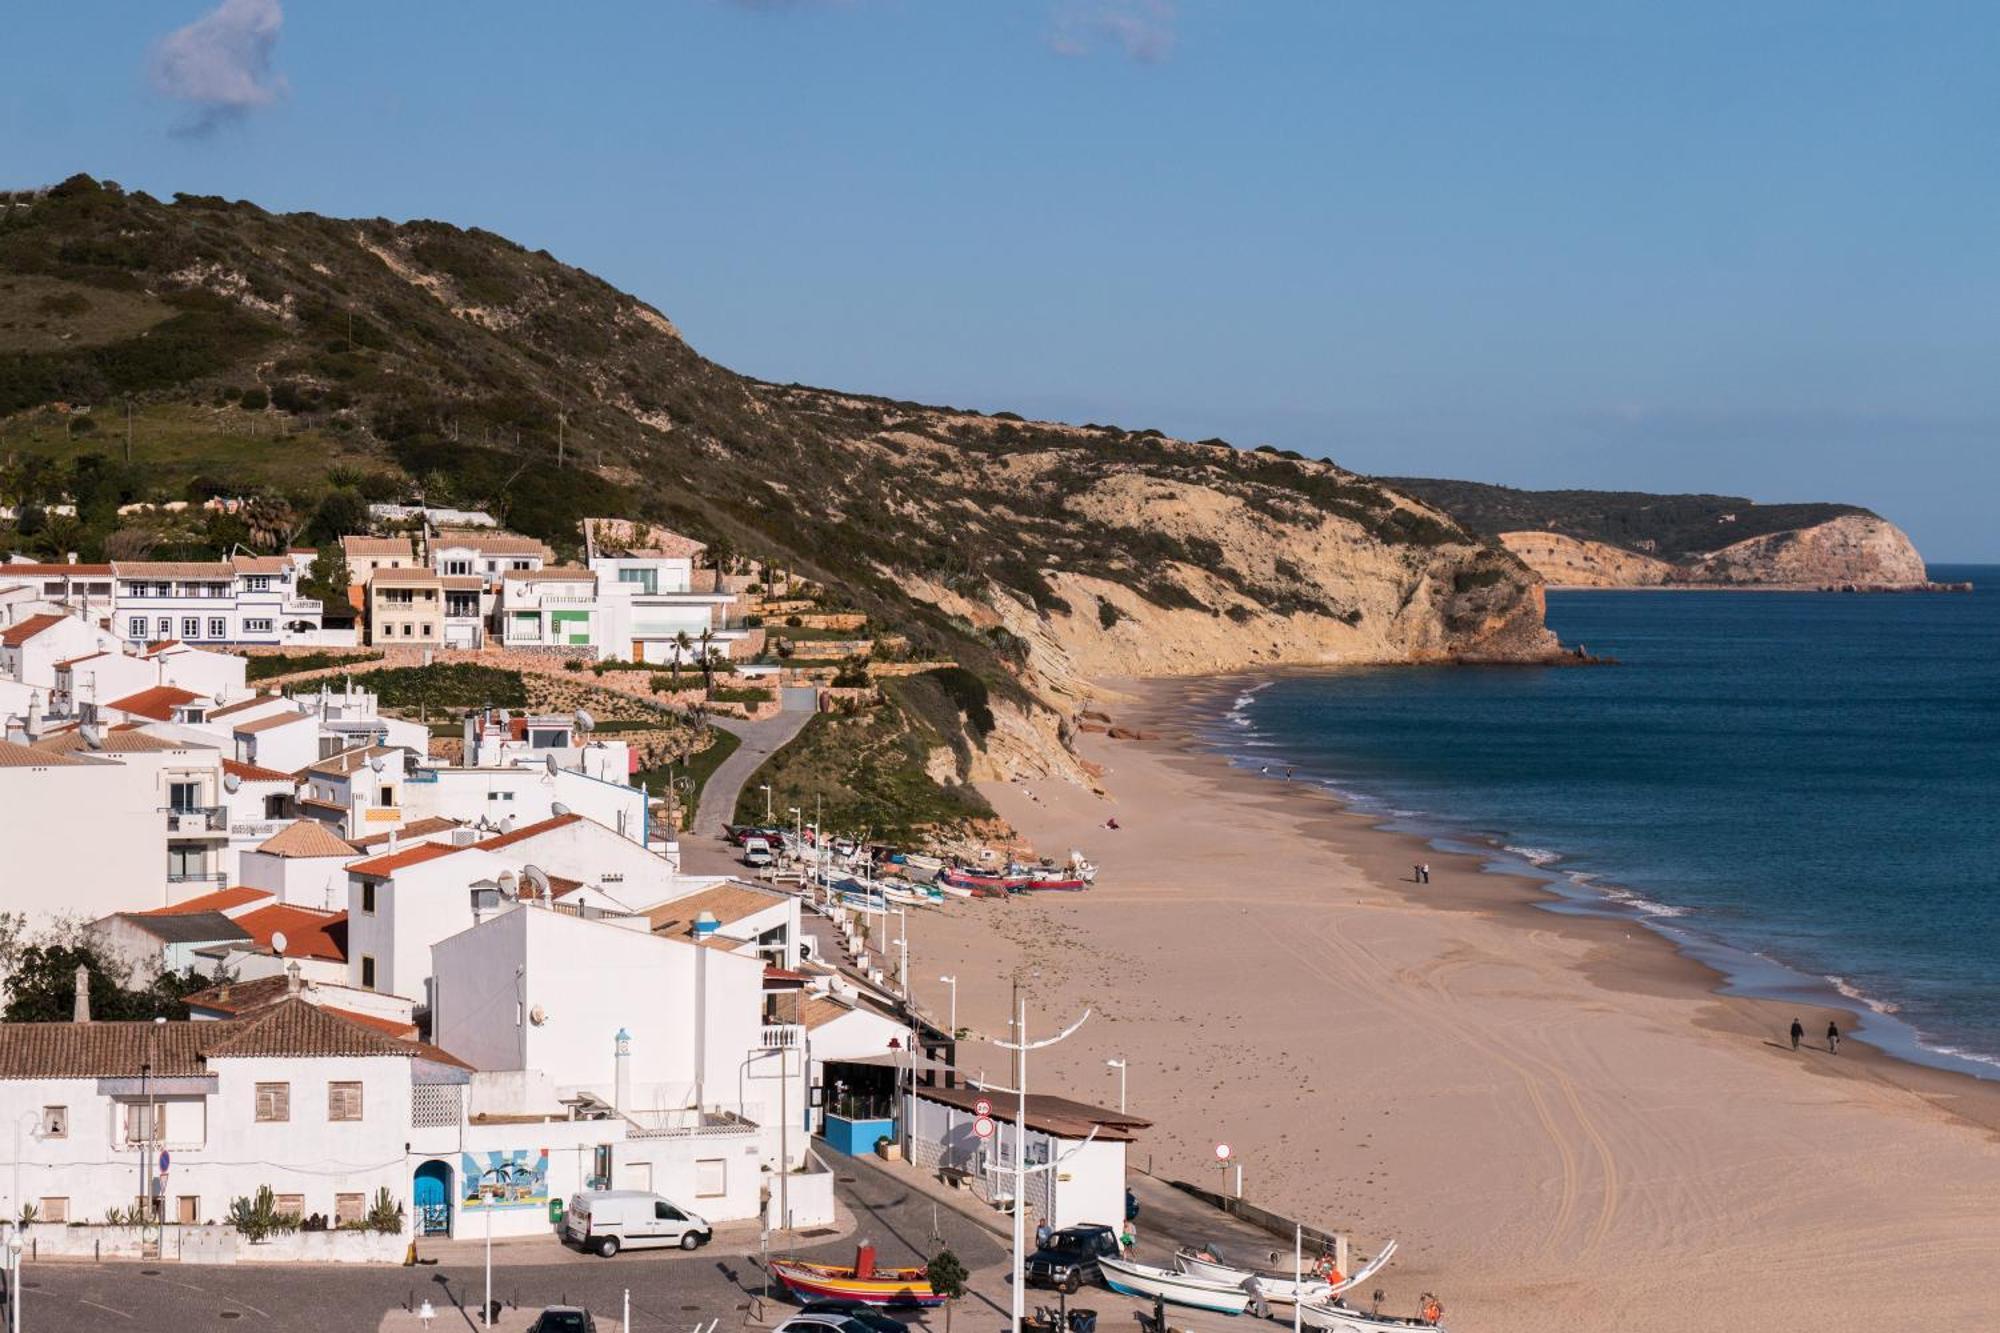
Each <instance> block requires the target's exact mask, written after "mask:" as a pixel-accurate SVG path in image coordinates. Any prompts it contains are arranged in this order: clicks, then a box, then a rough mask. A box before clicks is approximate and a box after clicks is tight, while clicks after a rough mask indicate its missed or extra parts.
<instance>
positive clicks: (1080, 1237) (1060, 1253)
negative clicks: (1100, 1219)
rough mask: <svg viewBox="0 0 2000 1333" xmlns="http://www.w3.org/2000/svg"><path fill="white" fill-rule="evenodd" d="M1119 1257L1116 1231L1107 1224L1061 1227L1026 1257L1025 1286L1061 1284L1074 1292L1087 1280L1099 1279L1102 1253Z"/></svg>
mask: <svg viewBox="0 0 2000 1333" xmlns="http://www.w3.org/2000/svg"><path fill="white" fill-rule="evenodd" d="M1107 1254H1108V1255H1110V1256H1111V1257H1112V1258H1114V1259H1115V1258H1117V1257H1118V1233H1117V1232H1115V1231H1113V1230H1112V1229H1111V1228H1110V1227H1101V1226H1097V1225H1095V1224H1089V1225H1085V1226H1080V1227H1064V1228H1063V1229H1062V1230H1061V1231H1058V1232H1056V1233H1055V1234H1054V1235H1053V1236H1050V1237H1049V1243H1048V1244H1047V1245H1044V1246H1042V1247H1041V1248H1040V1249H1038V1250H1036V1251H1035V1252H1034V1253H1033V1254H1032V1255H1030V1256H1028V1285H1029V1286H1031V1287H1060V1288H1062V1289H1063V1290H1064V1291H1075V1290H1077V1289H1078V1288H1080V1287H1081V1286H1083V1284H1084V1283H1086V1282H1096V1281H1099V1280H1100V1279H1101V1278H1102V1277H1103V1274H1101V1273H1100V1272H1098V1269H1097V1260H1098V1257H1099V1256H1101V1255H1107Z"/></svg>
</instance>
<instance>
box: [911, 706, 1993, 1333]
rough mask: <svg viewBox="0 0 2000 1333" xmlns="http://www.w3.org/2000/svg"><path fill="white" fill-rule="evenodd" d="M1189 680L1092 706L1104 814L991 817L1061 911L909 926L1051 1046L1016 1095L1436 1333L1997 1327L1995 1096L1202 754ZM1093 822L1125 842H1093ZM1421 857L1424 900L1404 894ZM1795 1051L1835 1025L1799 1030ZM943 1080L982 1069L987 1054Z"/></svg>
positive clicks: (1073, 795) (972, 1045)
mask: <svg viewBox="0 0 2000 1333" xmlns="http://www.w3.org/2000/svg"><path fill="white" fill-rule="evenodd" d="M1214 689H1215V686H1214V684H1213V683H1212V682H1211V683H1208V684H1206V685H1202V684H1189V683H1178V684H1176V683H1162V684H1153V685H1146V686H1125V687H1122V688H1121V689H1120V690H1119V691H1116V692H1107V694H1106V696H1105V698H1104V700H1103V702H1102V703H1101V705H1100V706H1102V707H1104V708H1106V710H1107V711H1109V712H1110V713H1111V714H1112V715H1113V716H1114V717H1115V719H1116V720H1117V721H1118V722H1119V723H1120V724H1122V725H1123V726H1125V727H1129V728H1136V729H1139V730H1140V731H1141V732H1143V733H1144V738H1143V739H1139V740H1112V739H1110V738H1109V737H1108V736H1105V735H1102V734H1089V735H1086V736H1084V737H1083V738H1082V741H1081V745H1080V750H1081V753H1082V754H1083V755H1084V756H1085V757H1086V758H1088V759H1090V760H1092V761H1093V762H1095V763H1097V764H1100V765H1102V766H1103V768H1104V779H1103V780H1104V785H1105V787H1106V789H1107V795H1106V796H1104V797H1099V796H1096V795H1094V794H1092V793H1089V792H1085V791H1081V790H1078V789H1076V788H1073V787H1067V786H1059V785H1055V784H1048V785H1033V784H1029V785H1005V786H995V787H991V788H989V789H988V795H989V796H990V797H991V799H992V800H993V802H994V804H995V806H996V807H997V808H998V809H999V811H1000V813H1001V814H1003V815H1004V816H1005V817H1006V818H1007V819H1008V820H1009V821H1010V822H1012V823H1013V824H1014V825H1015V827H1016V828H1018V829H1020V830H1021V831H1022V832H1023V834H1024V835H1026V836H1027V837H1028V838H1030V839H1031V840H1032V841H1033V842H1034V843H1035V845H1036V846H1037V848H1038V849H1039V850H1041V851H1043V852H1045V853H1052V854H1055V855H1061V854H1063V853H1065V852H1066V851H1067V850H1068V849H1069V848H1071V847H1079V848H1083V849H1085V850H1086V852H1087V853H1088V854H1089V855H1090V856H1091V857H1092V858H1093V859H1095V860H1096V861H1097V862H1098V864H1099V865H1100V867H1101V874H1100V877H1099V881H1098V887H1097V888H1095V889H1093V890H1092V891H1090V892H1088V893H1083V894H1042V895H1036V896H1032V897H1027V898H1022V899H1017V900H1014V901H1011V902H970V903H967V902H954V903H952V904H951V905H950V907H949V908H948V910H945V911H939V912H926V913H918V914H913V919H912V922H911V926H912V941H913V948H912V955H913V961H912V969H911V974H912V980H913V984H914V989H915V991H916V993H917V996H918V998H919V999H920V1000H921V1001H923V1002H924V1003H926V1004H927V1005H929V1006H930V1007H932V1008H933V1009H934V1010H935V1011H936V1012H938V1013H940V1014H942V1013H943V1011H944V1005H945V993H944V992H945V988H944V987H943V986H942V985H941V984H940V983H939V981H938V980H937V978H938V977H939V976H940V975H941V974H954V975H956V976H957V977H958V978H959V989H958V1015H959V1022H960V1023H961V1024H962V1025H965V1026H969V1027H971V1028H973V1029H975V1031H976V1032H978V1033H994V1032H999V1033H1002V1034H1004V1032H1005V1030H1006V1021H1007V1008H1008V995H1009V987H1010V983H1011V980H1012V979H1013V978H1014V977H1016V976H1019V977H1020V978H1021V979H1022V981H1023V984H1024V985H1025V986H1026V987H1027V993H1028V995H1029V997H1030V1024H1031V1031H1032V1032H1034V1033H1036V1034H1044V1033H1047V1032H1048V1031H1050V1030H1052V1029H1053V1028H1054V1027H1055V1026H1058V1025H1060V1024H1063V1023H1067V1022H1068V1021H1070V1020H1071V1019H1073V1018H1074V1017H1075V1016H1076V1015H1077V1014H1078V1013H1079V1012H1081V1011H1082V1010H1083V1009H1084V1008H1085V1007H1086V1006H1087V1007H1089V1008H1090V1009H1091V1010H1092V1011H1093V1016H1092V1018H1091V1020H1090V1021H1089V1022H1088V1023H1087V1024H1086V1025H1085V1026H1084V1028H1083V1029H1082V1031H1081V1032H1080V1033H1079V1034H1078V1035H1077V1036H1076V1037H1074V1038H1072V1039H1071V1040H1070V1041H1068V1042H1067V1043H1064V1044H1063V1045H1061V1046H1058V1047H1056V1048H1053V1049H1051V1050H1050V1051H1048V1052H1045V1053H1043V1054H1041V1055H1039V1056H1038V1057H1037V1059H1036V1064H1035V1066H1034V1086H1035V1089H1036V1090H1038V1091H1056V1090H1061V1091H1065V1092H1068V1093H1070V1094H1071V1095H1075V1096H1079V1097H1084V1098H1091V1099H1096V1100H1099V1101H1102V1102H1106V1103H1115V1100H1116V1098H1117V1095H1118V1092H1117V1087H1118V1085H1117V1075H1116V1073H1115V1071H1112V1070H1110V1069H1107V1068H1106V1067H1105V1064H1104V1062H1105V1060H1106V1059H1107V1058H1110V1057H1117V1056H1123V1057H1129V1058H1130V1061H1131V1068H1130V1073H1129V1098H1130V1104H1131V1107H1132V1109H1133V1110H1134V1111H1137V1112H1139V1113H1141V1114H1144V1115H1147V1116H1149V1117H1151V1118H1152V1119H1154V1120H1155V1121H1156V1122H1157V1125H1156V1128H1154V1129H1153V1130H1151V1131H1148V1132H1147V1133H1145V1134H1144V1135H1143V1136H1142V1141H1141V1143H1140V1144H1139V1146H1138V1148H1137V1150H1136V1154H1135V1161H1136V1162H1137V1163H1138V1164H1139V1165H1140V1166H1142V1167H1143V1166H1145V1165H1147V1164H1148V1163H1149V1162H1150V1165H1151V1169H1152V1170H1153V1171H1155V1172H1156V1173H1157V1174H1160V1175H1163V1176H1170V1177H1172V1176H1178V1177H1181V1178H1185V1179H1195V1180H1203V1181H1206V1182H1208V1183H1210V1184H1215V1183H1217V1182H1218V1178H1219V1175H1220V1173H1218V1171H1217V1170H1216V1168H1215V1165H1214V1156H1213V1149H1214V1145H1215V1144H1216V1143H1218V1142H1225V1141H1226V1142H1228V1143H1230V1144H1231V1145H1232V1146H1233V1148H1234V1149H1235V1160H1236V1161H1237V1162H1240V1163H1241V1164H1242V1166H1243V1168H1244V1192H1245V1194H1246V1196H1247V1197H1249V1198H1251V1199H1254V1200H1255V1201H1257V1202H1259V1203H1262V1204H1265V1205H1267V1206H1270V1207H1274V1208H1277V1209H1279V1210H1281V1211H1284V1212H1287V1213H1290V1214H1292V1215H1296V1216H1299V1217H1301V1218H1303V1219H1304V1220H1306V1221H1309V1222H1313V1223H1316V1224H1318V1225H1321V1226H1324V1227H1327V1228H1329V1229H1338V1230H1345V1231H1348V1232H1351V1233H1352V1234H1353V1235H1354V1236H1355V1238H1356V1243H1357V1245H1358V1246H1359V1247H1360V1248H1361V1249H1362V1250H1363V1251H1364V1252H1365V1251H1370V1250H1372V1248H1373V1247H1374V1246H1375V1245H1377V1244H1379V1243H1380V1242H1381V1241H1383V1240H1386V1239H1388V1238H1390V1237H1392V1236H1393V1237H1397V1238H1399V1239H1400V1240H1401V1242H1402V1247H1403V1248H1402V1252H1401V1257H1400V1259H1399V1261H1398V1262H1397V1263H1396V1264H1395V1265H1393V1266H1392V1268H1391V1269H1390V1270H1389V1271H1388V1272H1387V1273H1386V1274H1385V1275H1384V1278H1383V1279H1382V1280H1381V1282H1380V1285H1381V1286H1382V1287H1383V1288H1384V1290H1385V1292H1386V1294H1387V1299H1386V1301H1385V1309H1391V1310H1395V1311H1398V1312H1408V1311H1409V1310H1410V1309H1412V1308H1413V1307H1414V1304H1415V1301H1416V1297H1417V1294H1418V1293H1419V1292H1420V1291H1424V1290H1434V1291H1436V1292H1437V1293H1438V1294H1439V1295H1440V1296H1441V1297H1442V1298H1443V1299H1444V1302H1445V1305H1446V1307H1447V1320H1446V1322H1447V1323H1448V1324H1449V1325H1450V1326H1451V1327H1452V1328H1453V1329H1456V1330H1460V1331H1461V1333H1471V1331H1483V1333H1508V1331H1510V1330H1519V1331H1520V1333H1529V1331H1530V1330H1535V1331H1537V1333H1539V1331H1540V1330H1547V1329H1601V1330H1607V1331H1609V1330H1614V1329H1615V1330H1619V1331H1620V1333H1647V1331H1649V1330H1660V1331H1661V1333H1667V1331H1668V1330H1673V1331H1674V1333H1684V1331H1685V1330H1691V1329H1717V1330H1721V1329H1729V1330H1750V1329H1756V1330H1791V1329H1798V1330H1807V1329H1811V1330H1823V1329H1838V1328H1873V1327H1887V1326H1898V1327H1900V1326H1903V1325H1905V1324H1908V1325H1909V1326H1912V1327H1918V1326H1923V1324H1922V1323H1920V1322H1919V1321H1925V1322H1928V1321H1932V1320H1939V1321H1944V1320H1962V1321H1965V1326H1968V1327H1976V1326H1984V1325H1985V1324H1986V1323H1987V1322H1988V1321H1989V1320H1990V1319H1991V1318H1993V1312H1995V1311H2000V1268H1996V1266H1995V1265H1994V1264H1993V1263H1992V1262H1991V1260H1992V1258H1993V1257H1994V1255H1995V1254H1996V1253H2000V1136H1996V1132H1995V1129H1996V1127H2000V1085H1994V1084H1988V1083H1981V1082H1979V1081H1976V1080H1972V1079H1969V1078H1963V1077H1960V1076H1957V1075H1952V1074H1946V1073H1941V1072H1937V1071H1932V1070H1927V1069H1923V1068H1920V1067H1916V1066H1912V1065H1907V1064H1904V1063H1902V1062H1899V1061H1896V1060H1892V1059H1889V1058H1887V1057H1884V1056H1882V1055H1880V1054H1879V1053H1876V1052H1873V1051H1871V1050H1869V1049H1868V1048H1866V1047H1865V1046H1863V1045H1861V1044H1859V1043H1847V1044H1844V1045H1843V1047H1842V1049H1841V1052H1840V1054H1839V1055H1838V1056H1837V1057H1836V1056H1832V1055H1829V1054H1828V1053H1827V1052H1826V1051H1825V1050H1824V1048H1823V1045H1822V1046H1821V1047H1820V1048H1819V1049H1817V1050H1814V1049H1807V1050H1804V1051H1801V1052H1798V1053H1794V1052H1793V1051H1791V1050H1790V1048H1789V1042H1788V1041H1787V1039H1786V1028H1787V1026H1788V1025H1789V1023H1790V1020H1791V1017H1792V1014H1793V1013H1794V1012H1795V1010H1794V1009H1792V1008H1789V1007H1786V1008H1780V1007H1778V1006H1775V1005H1772V1004H1768V1003H1763V1002H1756V1001H1748V1000H1738V999H1729V998H1721V997H1718V996H1717V995H1715V994H1714V993H1713V987H1714V985H1715V982H1716V977H1715V975H1714V974H1713V973H1712V972H1710V971H1708V970H1707V969H1706V968H1703V967H1701V966H1700V965H1698V964H1696V963H1694V962H1692V961H1690V960H1688V959H1686V958H1684V957H1682V956H1681V955H1679V954H1678V953H1677V952H1675V950H1674V949H1673V948H1672V947H1671V946H1670V945H1668V944H1667V943H1666V942H1665V941H1663V940H1662V939H1660V938H1659V937H1657V936H1655V935H1653V934H1652V933H1650V932H1648V931H1646V930H1644V929H1642V928H1640V927H1637V926H1632V925H1627V924H1625V923H1622V922H1617V921H1607V920H1599V919H1593V918H1578V917H1572V916H1562V915H1558V914H1555V913H1552V912H1548V911H1545V910H1543V909H1541V908H1540V907H1538V906H1537V905H1536V904H1537V902H1538V901H1542V900H1543V898H1542V891H1541V890H1540V889H1539V888H1538V887H1537V886H1536V885H1535V883H1534V882H1532V881H1529V880H1525V879H1515V878H1512V877H1508V876H1504V875H1498V874H1493V873H1488V872H1484V871H1482V870H1481V868H1480V865H1479V862H1478V861H1477V860H1475V859H1473V858H1470V857H1455V856H1449V855H1442V854H1440V853H1438V852H1436V851H1434V850H1431V849H1429V848H1427V847H1426V846H1424V845H1423V844H1422V843H1421V842H1419V841H1417V840H1415V839H1413V838H1410V837H1407V836H1405V835H1402V834H1398V833H1392V832H1386V831H1382V830H1379V829H1376V828H1373V827H1371V826H1370V824H1369V823H1368V821H1367V820H1365V819H1364V818H1362V817H1360V816H1358V815H1354V814H1351V813H1348V812H1346V811H1345V810H1344V809H1343V808H1342V807H1341V806H1340V805H1339V804H1338V803H1337V802H1336V801H1334V800H1333V799H1332V798H1331V797H1329V796H1328V795H1326V794H1325V793H1324V792H1322V791H1319V790H1317V789H1313V788H1310V787H1308V786H1307V785H1305V784H1303V783H1300V784H1287V783H1284V782H1282V781H1273V780H1271V779H1269V778H1262V777H1258V776H1255V775H1251V774H1245V773H1241V772H1238V771H1236V770H1232V769H1231V768H1229V766H1228V765H1227V764H1225V763H1224V762H1223V761H1221V760H1220V759H1218V758H1215V757H1213V756H1209V755H1206V754H1204V753H1201V752H1200V751H1198V750H1197V749H1196V748H1195V746H1194V745H1193V744H1192V743H1191V740H1190V737H1189V724H1188V719H1189V717H1190V716H1191V713H1190V712H1189V710H1190V709H1191V708H1194V707H1199V706H1202V704H1201V701H1202V699H1203V698H1204V696H1205V695H1210V694H1212V693H1213V691H1214ZM1111 817H1115V818H1116V819H1117V820H1118V823H1119V824H1120V826H1121V827H1120V828H1119V829H1118V830H1116V831H1112V830H1107V829H1105V828H1104V827H1103V824H1104V822H1105V820H1106V819H1107V818H1111ZM1417 861H1427V862H1429V864H1430V865H1431V867H1432V872H1433V878H1432V882H1431V883H1430V884H1428V885H1417V884H1415V883H1413V882H1412V877H1411V874H1410V867H1411V865H1412V863H1413V862H1417ZM1801 1016H1802V1017H1803V1018H1804V1020H1805V1024H1806V1027H1807V1029H1808V1032H1809V1034H1810V1036H1809V1044H1810V1042H1811V1041H1812V1040H1814V1039H1817V1037H1818V1035H1819V1034H1820V1033H1822V1032H1823V1031H1824V1029H1825V1027H1826V1023H1827V1020H1828V1018H1829V1017H1837V1018H1838V1019H1839V1020H1840V1022H1841V1025H1842V1027H1843V1029H1846V1028H1848V1027H1850V1026H1851V1019H1850V1016H1849V1015H1847V1014H1846V1013H1844V1012H1842V1011H1839V1010H1806V1011H1804V1012H1803V1013H1802V1015H1801ZM960 1062H961V1064H962V1065H963V1066H964V1067H966V1068H968V1069H977V1068H979V1067H980V1066H981V1065H982V1062H983V1063H984V1064H985V1065H986V1067H988V1068H991V1069H993V1070H994V1071H995V1072H996V1074H1000V1073H1004V1071H1005V1070H1006V1068H1007V1057H1006V1056H1005V1054H1004V1053H1002V1052H999V1051H995V1050H992V1049H990V1048H988V1047H985V1046H983V1045H982V1044H981V1043H979V1042H976V1041H975V1042H969V1043H966V1044H965V1045H964V1046H963V1047H962V1049H961V1056H960Z"/></svg>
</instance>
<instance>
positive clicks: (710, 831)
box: [692, 708, 813, 838]
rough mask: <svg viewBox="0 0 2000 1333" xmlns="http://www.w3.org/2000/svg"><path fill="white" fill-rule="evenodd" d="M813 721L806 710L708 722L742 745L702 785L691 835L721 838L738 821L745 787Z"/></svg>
mask: <svg viewBox="0 0 2000 1333" xmlns="http://www.w3.org/2000/svg"><path fill="white" fill-rule="evenodd" d="M812 719H813V714H812V712H811V711H810V710H809V709H803V708H801V709H797V710H794V711H787V712H783V713H779V714H778V715H777V716H776V717H771V718H766V719H765V720H764V721H762V722H741V721H738V720H737V719H735V718H731V717H711V718H709V721H710V722H711V723H712V724H713V725H715V726H718V727H721V728H723V729H724V730H726V731H729V732H732V733H734V734H735V735H736V736H737V737H738V738H739V739H741V740H742V742H743V743H742V744H741V745H739V746H737V747H736V752H735V753H734V754H732V755H730V756H729V757H728V758H727V759H725V760H723V761H722V763H721V764H719V765H717V767H716V770H715V772H713V773H711V774H710V775H709V778H708V781H707V782H705V783H703V784H702V788H701V803H700V804H699V805H697V806H696V807H695V812H694V828H693V830H692V831H693V832H695V833H697V834H699V835H701V836H703V837H708V838H720V837H721V836H722V826H723V825H724V824H726V823H728V822H729V821H730V820H731V819H733V818H735V815H736V798H737V797H738V796H740V795H741V794H742V792H743V784H744V783H746V782H748V781H749V780H750V775H751V774H752V773H755V772H756V771H757V769H758V768H759V767H760V766H761V765H762V764H763V762H764V761H765V760H766V759H768V758H770V757H771V755H773V754H774V753H776V752H777V751H778V750H781V749H783V748H784V746H785V744H786V743H787V742H788V741H790V740H791V739H792V737H794V736H796V735H798V734H799V731H800V730H801V729H802V728H803V727H804V726H805V724H806V723H808V722H810V721H812ZM779 813H781V814H782V813H783V812H782V811H780V812H779Z"/></svg>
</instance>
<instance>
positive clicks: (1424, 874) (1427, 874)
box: [1417, 861, 1431, 884]
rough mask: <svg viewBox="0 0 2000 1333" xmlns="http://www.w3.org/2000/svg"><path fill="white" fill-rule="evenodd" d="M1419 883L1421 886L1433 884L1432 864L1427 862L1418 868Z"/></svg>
mask: <svg viewBox="0 0 2000 1333" xmlns="http://www.w3.org/2000/svg"><path fill="white" fill-rule="evenodd" d="M1417 882H1418V883H1419V884H1428V883H1430V882H1431V865H1430V862H1428V861H1426V862H1424V863H1423V864H1422V865H1420V866H1418V867H1417Z"/></svg>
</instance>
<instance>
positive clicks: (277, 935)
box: [271, 930, 291, 958]
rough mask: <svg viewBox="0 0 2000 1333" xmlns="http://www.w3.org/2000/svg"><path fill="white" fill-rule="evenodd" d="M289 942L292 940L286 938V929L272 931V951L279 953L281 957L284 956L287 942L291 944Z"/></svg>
mask: <svg viewBox="0 0 2000 1333" xmlns="http://www.w3.org/2000/svg"><path fill="white" fill-rule="evenodd" d="M289 943H291V941H290V940H287V939H286V938H285V932H284V931H282V930H274V931H272V932H271V952H272V953H274V954H277V955H278V956H279V957H281V958H282V957H283V956H284V953H285V946H286V945H287V944H289Z"/></svg>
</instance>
